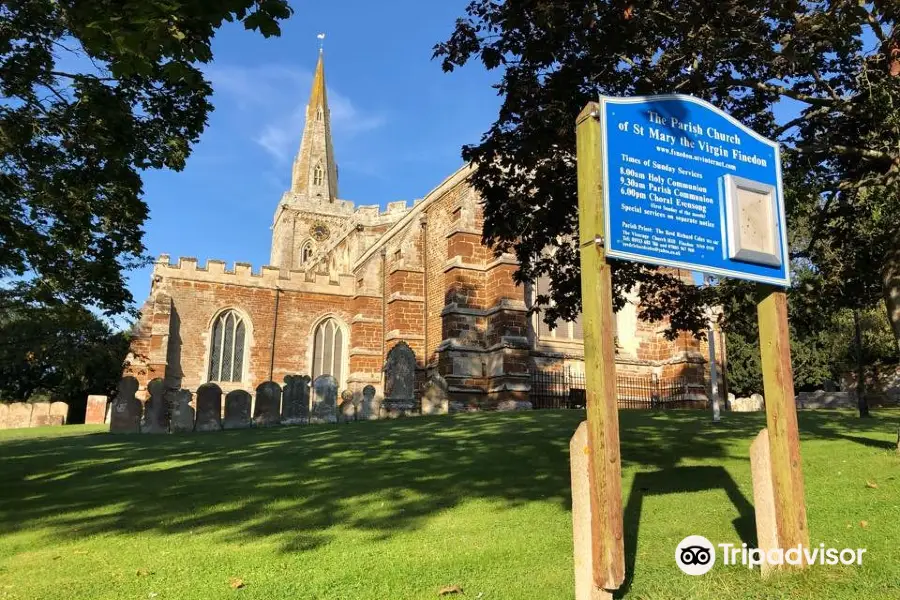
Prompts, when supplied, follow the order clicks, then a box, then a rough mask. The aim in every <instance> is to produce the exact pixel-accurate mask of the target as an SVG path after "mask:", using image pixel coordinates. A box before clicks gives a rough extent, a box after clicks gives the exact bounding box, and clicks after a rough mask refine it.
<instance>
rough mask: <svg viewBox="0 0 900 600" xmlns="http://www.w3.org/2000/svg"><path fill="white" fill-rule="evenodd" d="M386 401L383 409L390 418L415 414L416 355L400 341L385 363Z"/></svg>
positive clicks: (389, 353)
mask: <svg viewBox="0 0 900 600" xmlns="http://www.w3.org/2000/svg"><path fill="white" fill-rule="evenodd" d="M383 371H384V401H383V402H382V408H383V409H384V411H385V413H386V414H387V416H389V417H395V416H401V415H405V414H409V413H412V412H415V408H416V394H415V384H416V355H415V353H414V352H413V351H412V348H410V347H409V345H408V344H407V343H406V342H404V341H400V342H398V343H397V345H396V346H394V347H393V348H391V350H390V352H388V355H387V360H386V361H385V363H384V369H383Z"/></svg>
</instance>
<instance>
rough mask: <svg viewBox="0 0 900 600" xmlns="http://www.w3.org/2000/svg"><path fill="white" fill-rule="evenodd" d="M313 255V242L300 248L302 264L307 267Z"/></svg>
mask: <svg viewBox="0 0 900 600" xmlns="http://www.w3.org/2000/svg"><path fill="white" fill-rule="evenodd" d="M312 255H313V247H312V242H306V243H305V244H303V247H302V248H300V264H301V265H305V264H306V263H307V262H309V259H311V258H312Z"/></svg>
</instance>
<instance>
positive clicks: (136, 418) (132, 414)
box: [109, 375, 144, 433]
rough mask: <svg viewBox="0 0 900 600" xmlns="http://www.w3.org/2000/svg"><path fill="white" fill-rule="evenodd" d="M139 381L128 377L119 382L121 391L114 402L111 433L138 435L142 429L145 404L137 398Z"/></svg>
mask: <svg viewBox="0 0 900 600" xmlns="http://www.w3.org/2000/svg"><path fill="white" fill-rule="evenodd" d="M137 391H138V380H137V379H135V378H134V377H132V376H131V375H127V376H125V377H123V378H122V379H121V381H119V391H118V393H117V394H116V399H115V400H114V401H113V406H112V414H111V415H110V418H109V431H110V432H111V433H138V432H139V431H140V427H141V414H142V411H143V408H144V406H143V404H141V401H140V400H138V399H137V398H136V397H135V394H136V393H137Z"/></svg>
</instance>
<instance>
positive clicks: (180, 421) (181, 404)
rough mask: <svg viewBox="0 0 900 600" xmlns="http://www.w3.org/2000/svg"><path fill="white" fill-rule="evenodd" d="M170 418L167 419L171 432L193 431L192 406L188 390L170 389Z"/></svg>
mask: <svg viewBox="0 0 900 600" xmlns="http://www.w3.org/2000/svg"><path fill="white" fill-rule="evenodd" d="M169 402H170V407H171V413H172V418H171V419H169V431H170V432H171V433H190V432H192V431H194V407H193V406H191V391H190V390H183V389H182V390H172V391H171V392H170V394H169Z"/></svg>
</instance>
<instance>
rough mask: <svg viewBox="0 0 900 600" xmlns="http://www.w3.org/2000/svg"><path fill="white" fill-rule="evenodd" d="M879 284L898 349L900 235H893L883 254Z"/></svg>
mask: <svg viewBox="0 0 900 600" xmlns="http://www.w3.org/2000/svg"><path fill="white" fill-rule="evenodd" d="M881 286H882V292H883V293H884V305H885V307H886V308H887V314H888V321H890V323H891V329H892V330H893V331H894V341H895V342H896V344H897V349H898V351H900V235H897V236H895V239H894V243H893V244H891V246H890V247H889V248H888V253H887V256H885V259H884V270H883V271H882V273H881Z"/></svg>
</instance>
